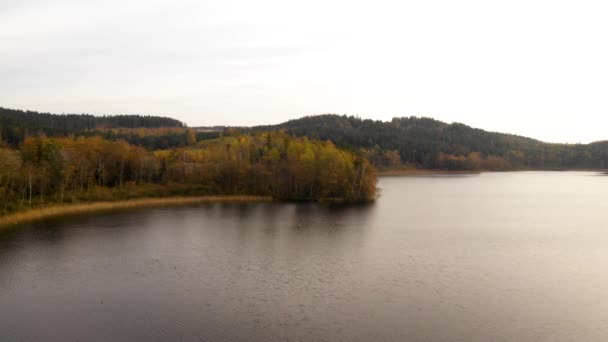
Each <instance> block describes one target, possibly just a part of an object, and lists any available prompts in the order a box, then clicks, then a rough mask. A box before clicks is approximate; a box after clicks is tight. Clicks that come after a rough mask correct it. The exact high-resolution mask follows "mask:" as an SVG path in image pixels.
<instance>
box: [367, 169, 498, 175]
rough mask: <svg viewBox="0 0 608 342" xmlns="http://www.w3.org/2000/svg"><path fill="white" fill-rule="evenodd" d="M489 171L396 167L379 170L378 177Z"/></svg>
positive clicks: (463, 173)
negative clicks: (394, 168)
mask: <svg viewBox="0 0 608 342" xmlns="http://www.w3.org/2000/svg"><path fill="white" fill-rule="evenodd" d="M483 172H487V171H472V170H471V171H455V170H424V169H396V170H382V171H378V172H377V174H378V177H392V176H424V175H477V174H480V173H483Z"/></svg>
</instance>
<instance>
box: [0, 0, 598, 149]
mask: <svg viewBox="0 0 608 342" xmlns="http://www.w3.org/2000/svg"><path fill="white" fill-rule="evenodd" d="M607 6H608V5H606V4H603V3H602V2H598V1H584V2H582V3H581V2H577V3H576V4H574V3H554V2H551V1H545V0H543V1H540V0H536V1H514V2H510V3H509V4H489V3H487V2H483V1H476V0H468V1H464V2H459V3H453V2H450V1H445V0H443V1H441V0H437V1H430V2H424V3H415V2H393V1H380V2H378V3H375V4H374V6H371V5H368V4H366V3H363V2H346V1H330V2H327V1H320V0H318V1H317V0H315V1H312V2H307V3H302V4H286V3H284V2H281V1H278V0H264V1H262V2H256V3H249V2H246V1H242V0H230V1H226V2H221V3H206V2H196V1H178V2H167V1H146V2H144V1H130V2H127V3H125V2H120V1H118V0H109V1H103V2H102V1H87V2H84V3H83V2H80V1H74V0H60V1H56V2H53V3H52V4H49V3H47V2H46V1H44V0H33V1H29V2H26V3H21V2H16V1H9V2H5V3H3V4H0V32H2V33H1V34H0V36H2V40H3V44H2V46H0V52H2V53H0V75H2V78H1V79H2V81H0V103H2V104H3V105H5V106H7V107H12V108H28V109H30V110H34V111H39V112H55V113H61V112H65V113H81V112H82V113H90V114H93V115H101V114H105V113H145V115H155V116H159V115H162V116H169V117H172V118H175V119H178V120H180V121H182V122H185V123H187V124H188V125H190V126H213V125H227V126H235V125H246V126H253V125H263V124H276V123H280V122H285V121H288V120H291V119H297V118H299V117H302V116H307V115H316V114H318V113H344V114H345V115H349V116H350V115H356V116H360V117H364V118H369V119H372V120H382V121H389V120H391V119H392V118H393V117H404V116H417V117H432V118H434V119H436V120H440V121H444V122H449V123H452V122H462V123H464V124H467V125H469V126H471V127H479V128H482V129H484V130H488V131H493V132H508V133H509V134H515V135H521V136H526V137H532V138H534V139H538V140H541V141H546V142H554V143H571V144H575V143H589V142H593V141H601V140H605V139H607V138H608V137H606V135H605V133H604V128H603V127H605V124H606V123H608V119H606V117H607V115H606V114H608V103H607V102H606V101H605V100H604V97H605V95H604V94H606V93H607V92H608V84H607V83H606V82H605V81H604V80H605V79H608V66H606V63H605V61H606V60H608V47H606V46H605V45H603V44H598V42H601V41H602V40H603V35H602V34H601V32H606V31H608V22H606V21H605V20H604V18H605V14H606V13H608V7H607ZM26 22H27V23H36V24H35V25H27V26H24V25H22V24H21V23H26Z"/></svg>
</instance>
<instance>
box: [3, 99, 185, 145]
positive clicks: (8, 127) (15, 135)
mask: <svg viewBox="0 0 608 342" xmlns="http://www.w3.org/2000/svg"><path fill="white" fill-rule="evenodd" d="M159 127H184V124H183V123H182V122H180V121H178V120H175V119H171V118H167V117H158V116H147V115H146V116H144V115H113V116H94V115H89V114H63V115H55V114H49V113H38V112H32V111H21V110H14V109H7V108H2V107H0V134H1V136H2V139H3V140H4V141H7V142H9V143H13V142H14V143H20V142H21V141H23V138H24V137H25V136H26V135H33V134H40V133H43V134H46V135H49V136H59V135H69V134H74V133H77V132H83V131H89V130H95V129H110V128H130V129H131V128H159Z"/></svg>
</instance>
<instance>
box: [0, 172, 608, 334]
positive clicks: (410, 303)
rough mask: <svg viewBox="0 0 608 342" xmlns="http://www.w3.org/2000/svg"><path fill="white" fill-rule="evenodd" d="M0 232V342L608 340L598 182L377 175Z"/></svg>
mask: <svg viewBox="0 0 608 342" xmlns="http://www.w3.org/2000/svg"><path fill="white" fill-rule="evenodd" d="M380 186H381V188H382V197H381V198H380V199H379V200H378V201H377V202H376V203H375V204H373V205H367V206H349V207H344V206H342V207H340V206H329V205H319V204H268V203H266V204H260V203H259V204H206V205H200V206H191V207H179V208H163V209H145V210H143V209H142V210H135V211H128V212H120V213H112V214H107V213H105V214H98V215H95V216H89V217H72V218H69V219H61V220H49V221H45V222H41V223H36V224H32V225H28V226H24V227H20V228H19V229H11V230H8V231H4V232H1V233H0V340H2V341H13V340H15V341H20V340H24V341H76V340H81V341H138V340H139V341H463V342H464V341H466V342H469V341H484V342H485V341H569V342H570V341H607V340H608V177H604V176H599V175H598V174H595V173H586V172H568V173H557V172H521V173H488V174H481V175H461V176H426V177H395V178H383V179H381V182H380Z"/></svg>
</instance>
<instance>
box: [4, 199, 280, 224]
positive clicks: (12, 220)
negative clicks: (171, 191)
mask: <svg viewBox="0 0 608 342" xmlns="http://www.w3.org/2000/svg"><path fill="white" fill-rule="evenodd" d="M270 201H272V198H271V197H264V196H197V197H165V198H140V199H133V200H125V201H114V202H90V203H80V204H65V205H52V206H48V207H41V208H33V209H28V210H25V211H21V212H17V213H14V214H9V215H7V216H2V217H0V229H1V228H5V227H9V226H13V225H17V224H22V223H26V222H32V221H36V220H41V219H45V218H50V217H57V216H65V215H74V214H82V213H89V212H97V211H114V210H122V209H130V208H142V207H163V206H174V205H185V204H195V203H206V202H270Z"/></svg>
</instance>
